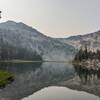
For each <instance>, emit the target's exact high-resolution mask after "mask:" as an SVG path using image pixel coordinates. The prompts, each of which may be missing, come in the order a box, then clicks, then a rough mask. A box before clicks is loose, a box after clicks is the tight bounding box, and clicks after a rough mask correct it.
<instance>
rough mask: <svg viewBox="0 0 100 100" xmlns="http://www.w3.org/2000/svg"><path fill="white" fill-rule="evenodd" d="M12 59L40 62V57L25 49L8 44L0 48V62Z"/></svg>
mask: <svg viewBox="0 0 100 100" xmlns="http://www.w3.org/2000/svg"><path fill="white" fill-rule="evenodd" d="M13 59H19V60H34V61H41V60H42V57H41V56H40V55H39V54H37V53H36V52H30V51H29V50H27V49H25V48H18V47H14V46H11V45H8V44H3V46H0V60H13Z"/></svg>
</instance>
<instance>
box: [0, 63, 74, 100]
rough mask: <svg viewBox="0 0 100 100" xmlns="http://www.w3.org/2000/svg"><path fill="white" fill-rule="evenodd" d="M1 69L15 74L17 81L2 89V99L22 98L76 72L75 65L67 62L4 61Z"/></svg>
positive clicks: (0, 94)
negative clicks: (19, 62) (13, 62)
mask: <svg viewBox="0 0 100 100" xmlns="http://www.w3.org/2000/svg"><path fill="white" fill-rule="evenodd" d="M0 69H3V70H7V71H10V72H13V73H14V74H15V81H14V82H13V83H12V84H9V85H8V86H6V88H4V89H3V90H1V91H0V100H21V98H23V97H25V96H29V95H31V94H33V93H35V92H36V91H38V90H40V89H42V88H44V87H47V86H52V85H56V83H58V82H61V81H64V80H68V79H71V78H72V77H74V74H75V70H74V68H73V66H72V65H70V64H66V63H42V64H41V63H27V64H26V63H25V64H23V63H21V64H11V63H9V64H7V63H6V64H5V63H2V64H0Z"/></svg>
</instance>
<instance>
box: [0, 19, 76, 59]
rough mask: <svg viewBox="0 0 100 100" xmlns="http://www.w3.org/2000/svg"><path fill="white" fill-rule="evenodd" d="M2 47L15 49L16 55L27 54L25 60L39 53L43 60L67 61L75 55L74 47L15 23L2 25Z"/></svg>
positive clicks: (0, 38)
mask: <svg viewBox="0 0 100 100" xmlns="http://www.w3.org/2000/svg"><path fill="white" fill-rule="evenodd" d="M2 45H3V47H5V49H7V51H8V48H14V50H13V51H16V52H14V54H16V53H17V52H21V51H24V52H26V53H25V54H26V55H25V58H27V56H29V58H30V57H31V56H33V55H34V53H37V54H38V55H40V56H42V58H43V60H50V61H66V60H67V59H70V58H72V56H73V54H75V48H74V47H73V46H70V45H69V44H66V43H62V42H60V41H58V40H56V39H55V38H50V37H47V36H45V35H43V34H42V33H40V32H38V31H37V30H35V29H33V28H32V27H29V26H27V25H25V24H24V23H16V22H13V21H7V22H5V23H1V24H0V48H2ZM0 50H1V49H0ZM21 54H22V53H21ZM28 54H29V55H28Z"/></svg>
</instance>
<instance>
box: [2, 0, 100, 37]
mask: <svg viewBox="0 0 100 100" xmlns="http://www.w3.org/2000/svg"><path fill="white" fill-rule="evenodd" d="M0 10H2V12H3V13H2V20H1V21H6V20H14V21H17V22H19V21H20V22H24V23H26V24H28V25H30V26H32V27H34V28H36V29H37V30H39V31H40V32H42V33H44V34H46V35H48V36H52V37H67V36H69V35H76V34H83V33H88V32H93V31H96V30H100V0H0Z"/></svg>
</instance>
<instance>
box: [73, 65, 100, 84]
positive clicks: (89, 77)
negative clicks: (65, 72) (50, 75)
mask: <svg viewBox="0 0 100 100" xmlns="http://www.w3.org/2000/svg"><path fill="white" fill-rule="evenodd" d="M74 68H75V71H76V73H77V75H78V76H79V79H80V80H81V84H86V85H93V84H96V82H97V80H98V79H100V70H98V71H97V70H92V69H91V70H88V69H86V68H84V66H81V65H74Z"/></svg>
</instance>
